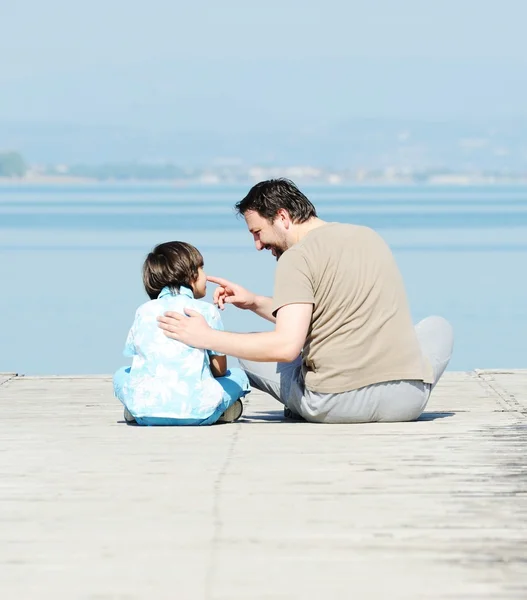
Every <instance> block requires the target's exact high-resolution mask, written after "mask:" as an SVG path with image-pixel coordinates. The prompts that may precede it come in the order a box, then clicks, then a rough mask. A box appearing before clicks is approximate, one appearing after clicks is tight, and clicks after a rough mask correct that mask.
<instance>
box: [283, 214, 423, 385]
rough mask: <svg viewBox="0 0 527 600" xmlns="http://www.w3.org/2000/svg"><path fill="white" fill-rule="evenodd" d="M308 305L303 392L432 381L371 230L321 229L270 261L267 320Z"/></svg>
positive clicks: (382, 246) (398, 287)
mask: <svg viewBox="0 0 527 600" xmlns="http://www.w3.org/2000/svg"><path fill="white" fill-rule="evenodd" d="M297 303H310V304H313V316H312V318H311V325H310V327H309V331H308V334H307V339H306V342H305V345H304V349H303V351H302V356H303V366H302V369H303V374H304V379H305V385H306V388H307V389H309V390H311V391H313V392H320V393H339V392H345V391H351V390H355V389H358V388H361V387H364V386H366V385H371V384H374V383H381V382H385V381H397V380H408V379H411V380H421V381H424V382H426V383H431V382H432V381H433V375H432V369H431V366H430V364H429V363H428V361H427V360H426V359H425V358H424V357H423V355H422V352H421V348H420V346H419V342H418V340H417V336H416V334H415V330H414V326H413V323H412V319H411V316H410V309H409V306H408V300H407V297H406V292H405V290H404V285H403V281H402V277H401V274H400V272H399V269H398V267H397V264H396V262H395V259H394V257H393V255H392V253H391V251H390V249H389V247H388V245H387V244H386V243H385V242H384V240H383V239H382V238H381V237H380V236H379V235H378V234H377V233H376V232H375V231H373V230H372V229H369V228H368V227H362V226H358V225H349V224H343V223H327V224H324V225H321V226H320V227H318V228H316V229H313V230H311V231H310V232H309V233H307V234H306V235H305V236H304V237H303V238H302V239H301V240H300V241H299V242H298V243H297V244H295V245H294V246H292V247H291V248H289V249H288V250H287V251H286V252H284V254H283V255H282V256H281V257H280V259H279V260H278V265H277V269H276V275H275V289H274V296H273V314H275V315H276V312H277V311H278V310H279V309H280V308H281V307H282V306H285V305H287V304H297Z"/></svg>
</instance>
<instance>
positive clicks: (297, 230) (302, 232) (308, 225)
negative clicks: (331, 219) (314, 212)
mask: <svg viewBox="0 0 527 600" xmlns="http://www.w3.org/2000/svg"><path fill="white" fill-rule="evenodd" d="M323 225H327V221H323V220H322V219H319V218H318V217H312V218H311V219H309V220H308V221H305V222H304V223H298V224H296V225H295V226H294V230H293V231H292V234H293V235H292V237H293V244H296V243H297V242H299V241H300V240H301V239H302V238H303V237H305V236H306V235H307V234H308V233H309V232H310V231H313V229H318V228H319V227H322V226H323Z"/></svg>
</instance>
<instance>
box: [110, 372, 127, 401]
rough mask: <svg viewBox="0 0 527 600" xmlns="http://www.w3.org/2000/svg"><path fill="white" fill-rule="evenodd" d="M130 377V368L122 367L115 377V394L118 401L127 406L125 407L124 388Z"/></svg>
mask: <svg viewBox="0 0 527 600" xmlns="http://www.w3.org/2000/svg"><path fill="white" fill-rule="evenodd" d="M129 376H130V367H121V368H120V369H119V370H118V371H116V372H115V375H114V376H113V393H114V394H115V397H116V398H117V399H118V400H120V401H121V402H122V403H123V404H125V406H126V403H125V399H124V391H123V388H124V384H125V383H126V380H127V379H128V377H129Z"/></svg>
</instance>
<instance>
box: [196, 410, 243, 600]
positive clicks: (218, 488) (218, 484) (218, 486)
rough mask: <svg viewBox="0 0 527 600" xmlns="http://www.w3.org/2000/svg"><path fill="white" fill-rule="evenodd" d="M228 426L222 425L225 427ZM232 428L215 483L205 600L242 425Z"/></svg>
mask: <svg viewBox="0 0 527 600" xmlns="http://www.w3.org/2000/svg"><path fill="white" fill-rule="evenodd" d="M248 404H249V401H248V400H247V401H245V402H244V411H245V409H246V408H247V406H248ZM225 426H226V425H222V427H225ZM230 427H234V428H235V431H234V432H233V435H232V438H231V442H230V444H229V447H228V448H227V452H226V455H225V460H224V461H223V464H222V466H221V468H220V470H219V472H218V475H217V477H216V480H215V482H214V488H213V489H214V491H213V494H214V498H213V503H212V530H213V531H212V540H211V544H210V553H209V561H208V562H209V564H208V568H207V572H206V576H205V600H211V598H212V590H213V585H214V579H215V577H214V576H215V572H216V567H217V558H218V550H219V547H220V544H221V538H222V529H223V521H222V518H221V507H220V501H221V493H222V484H223V481H224V479H225V476H226V475H227V471H228V469H229V466H230V464H231V460H232V457H233V455H234V449H235V447H236V444H237V442H238V438H239V436H240V431H241V423H240V422H239V421H238V422H237V423H234V424H231V425H230Z"/></svg>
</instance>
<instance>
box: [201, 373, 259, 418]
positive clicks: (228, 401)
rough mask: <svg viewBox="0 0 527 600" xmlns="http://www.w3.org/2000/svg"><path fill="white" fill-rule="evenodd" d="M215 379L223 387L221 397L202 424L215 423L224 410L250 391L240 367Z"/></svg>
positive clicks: (247, 381)
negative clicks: (211, 413) (216, 406)
mask: <svg viewBox="0 0 527 600" xmlns="http://www.w3.org/2000/svg"><path fill="white" fill-rule="evenodd" d="M216 381H217V382H218V383H219V384H220V385H221V387H222V388H223V398H222V401H221V403H220V404H219V406H218V408H217V409H216V410H215V411H214V414H213V415H211V416H210V417H209V418H208V419H206V420H205V421H204V422H203V425H211V424H212V423H216V421H217V420H218V419H219V418H220V417H221V416H222V415H223V413H224V412H225V411H226V410H228V409H229V408H230V407H231V406H232V405H233V404H234V403H235V402H236V401H237V400H240V399H241V398H243V397H244V396H245V395H246V394H248V393H249V392H250V391H251V388H250V386H249V380H248V379H247V375H246V374H245V373H244V372H243V371H242V370H241V369H230V370H228V371H227V373H225V375H224V376H223V377H217V378H216ZM242 410H243V407H242Z"/></svg>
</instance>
